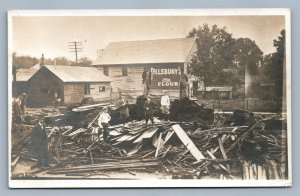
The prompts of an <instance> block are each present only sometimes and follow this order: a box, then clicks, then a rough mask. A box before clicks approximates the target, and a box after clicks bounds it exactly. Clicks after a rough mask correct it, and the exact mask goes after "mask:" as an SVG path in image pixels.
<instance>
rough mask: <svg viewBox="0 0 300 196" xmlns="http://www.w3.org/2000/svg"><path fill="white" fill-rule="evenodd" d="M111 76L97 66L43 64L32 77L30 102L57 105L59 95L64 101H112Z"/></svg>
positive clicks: (62, 102)
mask: <svg viewBox="0 0 300 196" xmlns="http://www.w3.org/2000/svg"><path fill="white" fill-rule="evenodd" d="M110 92H111V88H110V79H109V78H108V77H107V76H104V75H103V74H102V73H101V72H100V71H99V70H98V69H96V68H94V67H78V66H56V65H44V66H42V67H41V68H40V69H39V70H38V71H37V72H36V73H35V74H34V75H33V76H32V77H31V78H30V79H29V80H28V88H27V95H28V99H27V100H28V105H30V106H36V107H45V106H51V105H53V102H54V100H55V99H56V98H58V99H60V100H61V104H64V105H71V104H77V103H81V101H82V100H83V99H84V98H85V97H91V98H93V100H94V101H98V102H101V101H108V100H110Z"/></svg>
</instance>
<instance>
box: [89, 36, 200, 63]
mask: <svg viewBox="0 0 300 196" xmlns="http://www.w3.org/2000/svg"><path fill="white" fill-rule="evenodd" d="M194 45H195V38H177V39H159V40H142V41H124V42H111V43H109V44H108V46H107V47H106V48H105V49H104V51H103V52H102V54H101V56H100V57H99V58H98V59H97V60H96V61H95V62H93V65H113V64H140V63H174V62H178V63H184V62H185V61H186V60H187V58H188V56H189V55H190V53H191V51H192V48H193V47H194Z"/></svg>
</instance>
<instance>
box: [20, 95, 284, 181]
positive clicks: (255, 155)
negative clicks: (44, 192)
mask: <svg viewBox="0 0 300 196" xmlns="http://www.w3.org/2000/svg"><path fill="white" fill-rule="evenodd" d="M182 102H183V103H182ZM99 107H100V106H99ZM99 107H97V109H99ZM101 107H103V106H101ZM136 107H137V106H136ZM112 108H113V107H111V116H114V115H117V111H116V110H113V109H112ZM193 108H194V109H193ZM134 109H136V108H134ZM96 111H98V110H96V109H95V108H93V109H91V108H90V109H89V110H85V109H84V108H81V109H80V112H78V110H77V112H78V114H77V115H78V116H77V117H76V118H74V115H73V116H72V122H74V119H75V120H76V121H79V122H80V123H75V124H73V123H70V121H69V120H71V118H70V116H68V115H70V114H68V115H60V116H59V115H58V116H55V118H52V122H54V123H53V126H52V127H49V128H48V137H49V149H50V162H51V165H52V167H50V168H47V171H46V172H47V174H51V175H58V174H59V175H61V174H63V175H66V176H80V177H91V176H99V175H104V176H107V175H109V174H108V173H107V171H118V172H127V173H130V174H132V175H135V174H136V173H138V172H148V173H153V172H159V173H160V174H165V175H170V176H172V178H174V179H177V178H198V179H199V178H206V177H210V178H219V179H235V178H237V179H284V178H286V177H287V176H286V175H287V173H288V172H287V164H286V159H287V142H286V141H287V135H286V130H287V127H286V119H285V118H282V117H281V116H278V115H275V116H270V117H262V116H260V117H255V118H254V117H253V116H252V117H253V118H252V117H251V114H249V113H247V112H241V111H237V112H234V113H233V115H232V116H230V117H229V118H228V119H226V120H227V122H226V121H225V123H224V122H223V123H224V124H223V125H222V126H220V125H218V126H215V125H214V124H213V122H212V121H213V120H212V119H214V116H213V115H214V110H213V109H206V108H204V107H202V106H199V105H198V104H196V103H195V102H191V101H188V100H181V101H174V102H173V103H172V106H171V114H174V116H173V119H172V121H171V122H164V121H160V120H159V119H158V118H155V122H154V126H150V125H148V126H146V125H144V123H145V122H144V121H143V120H142V121H139V120H134V121H133V123H131V122H129V123H126V125H125V126H123V124H122V125H120V124H113V125H112V126H110V127H109V137H108V139H107V141H103V139H102V134H98V133H99V132H100V129H99V127H98V126H97V125H96V123H95V119H97V115H96ZM176 111H181V112H176ZM85 112H86V113H85ZM114 112H115V113H114ZM237 115H238V117H236V116H237ZM95 116H96V118H95ZM241 116H248V118H244V119H245V120H244V121H243V123H242V124H236V123H235V119H237V118H238V119H240V118H241ZM83 117H84V118H83ZM62 119H64V120H62ZM66 119H67V120H66ZM175 119H177V120H178V121H175ZM58 122H64V123H58ZM208 122H210V123H208ZM237 122H239V120H237ZM68 123H69V124H68ZM115 123H116V122H115ZM211 124H212V125H211ZM18 151H19V153H18ZM14 153H15V154H16V155H19V156H14V158H15V159H14V160H15V161H16V162H18V160H19V159H20V158H21V159H26V160H32V161H34V160H35V158H34V156H33V155H32V154H31V153H30V149H29V147H28V148H27V147H25V148H24V147H19V148H18V149H17V150H15V151H14ZM17 158H18V159H17Z"/></svg>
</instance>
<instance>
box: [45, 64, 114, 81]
mask: <svg viewBox="0 0 300 196" xmlns="http://www.w3.org/2000/svg"><path fill="white" fill-rule="evenodd" d="M41 69H47V70H49V71H51V72H52V73H53V74H54V75H56V76H57V77H58V78H59V79H61V80H62V81H63V82H110V81H111V80H110V78H109V77H107V76H105V75H103V73H102V72H101V71H99V70H98V69H96V68H94V67H79V66H64V65H44V66H43V67H42V68H41Z"/></svg>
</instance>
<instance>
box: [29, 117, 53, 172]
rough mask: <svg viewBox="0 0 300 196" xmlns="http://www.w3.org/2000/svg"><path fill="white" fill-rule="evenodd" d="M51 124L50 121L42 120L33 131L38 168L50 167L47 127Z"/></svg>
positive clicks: (32, 138)
mask: <svg viewBox="0 0 300 196" xmlns="http://www.w3.org/2000/svg"><path fill="white" fill-rule="evenodd" d="M48 123H49V120H48V119H42V120H40V121H39V123H38V124H37V125H36V126H35V127H33V129H32V130H31V144H32V150H33V152H34V153H35V154H36V156H37V164H36V166H37V167H39V168H40V167H47V166H48V136H47V132H46V129H45V126H46V125H47V124H48Z"/></svg>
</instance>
